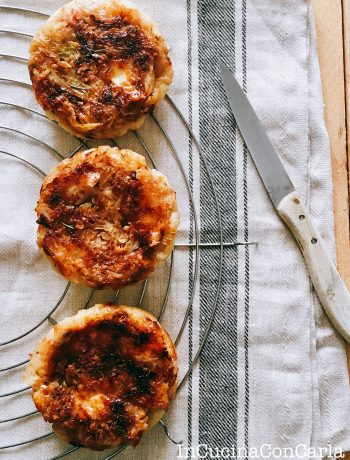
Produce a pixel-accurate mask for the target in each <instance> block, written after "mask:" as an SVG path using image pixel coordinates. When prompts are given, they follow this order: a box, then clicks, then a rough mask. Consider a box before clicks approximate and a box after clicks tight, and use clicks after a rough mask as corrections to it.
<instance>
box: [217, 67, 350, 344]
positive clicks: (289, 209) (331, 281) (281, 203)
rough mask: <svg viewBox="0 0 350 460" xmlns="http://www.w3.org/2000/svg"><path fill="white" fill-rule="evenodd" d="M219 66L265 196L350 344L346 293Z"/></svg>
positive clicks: (245, 103) (245, 104)
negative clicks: (297, 247)
mask: <svg viewBox="0 0 350 460" xmlns="http://www.w3.org/2000/svg"><path fill="white" fill-rule="evenodd" d="M220 67H221V76H222V81H223V84H224V88H225V92H226V96H227V99H228V101H229V104H230V107H231V110H232V113H233V115H234V117H235V119H236V122H237V125H238V127H239V130H240V132H241V134H242V137H243V139H244V141H245V143H246V145H247V147H248V150H249V152H250V155H251V157H252V158H253V161H254V163H255V166H256V168H257V170H258V172H259V174H260V177H261V179H262V181H263V183H264V185H265V188H266V190H267V193H268V194H269V196H270V198H271V201H272V203H273V204H274V206H275V208H276V210H277V212H278V214H279V216H280V217H281V219H282V220H283V221H284V222H285V223H286V224H287V225H288V227H289V228H290V230H291V232H292V233H293V235H294V237H295V239H296V241H297V242H298V244H299V246H300V249H301V252H302V253H303V256H304V259H305V262H306V266H307V268H308V272H309V275H310V278H311V281H312V283H313V286H314V288H315V291H316V293H317V295H318V298H319V299H320V302H321V304H322V306H323V308H324V310H325V312H326V313H327V315H328V317H329V319H330V321H331V322H332V324H333V326H334V327H335V328H336V329H337V330H338V332H339V333H340V334H341V335H342V336H343V337H344V339H345V340H347V341H348V342H350V294H349V292H348V290H347V288H346V286H345V284H344V282H343V280H342V279H341V277H340V275H339V273H338V271H337V269H336V267H335V265H334V263H333V261H332V259H331V257H330V256H329V254H328V252H327V249H326V245H325V243H324V241H323V239H322V237H321V235H320V233H319V232H318V230H317V229H316V227H315V225H314V224H313V222H312V220H311V217H310V215H309V213H308V211H307V209H306V207H305V206H304V205H303V203H302V201H301V199H300V196H299V194H298V192H297V191H296V190H295V188H294V186H293V184H292V181H291V180H290V178H289V176H288V174H287V171H286V170H285V168H284V166H283V164H282V162H281V160H280V159H279V156H278V154H277V153H276V151H275V149H274V148H273V146H272V144H271V142H270V140H269V138H268V137H267V135H266V133H265V131H264V128H263V127H262V125H261V123H260V121H259V119H258V117H257V115H256V113H255V112H254V109H253V107H252V106H251V104H250V102H249V100H248V98H247V96H246V95H245V93H244V92H243V90H242V89H241V87H240V86H239V83H238V82H237V80H236V79H235V77H234V76H233V73H232V72H231V71H230V69H229V68H228V67H227V66H226V65H225V64H223V63H221V64H220Z"/></svg>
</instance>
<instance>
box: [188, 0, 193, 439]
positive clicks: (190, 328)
mask: <svg viewBox="0 0 350 460" xmlns="http://www.w3.org/2000/svg"><path fill="white" fill-rule="evenodd" d="M191 3H192V2H191V0H187V3H186V9H187V24H186V25H187V41H188V52H187V53H188V54H187V61H188V63H187V67H188V124H189V126H190V127H191V129H192V23H191ZM188 144H189V145H188V155H189V167H188V180H189V185H190V188H191V191H192V192H193V139H192V135H191V133H189V137H188ZM189 208H190V232H189V241H190V243H192V242H193V209H192V206H191V203H189ZM188 263H189V267H188V277H189V291H188V292H189V297H190V293H191V292H192V290H193V288H194V286H193V249H192V248H190V249H189V257H188ZM192 360H193V306H191V310H190V314H189V317H188V364H189V366H191V363H192ZM192 385H193V373H192V372H190V374H189V376H188V403H187V411H188V412H187V423H188V435H187V444H188V447H191V446H192V391H193V388H192Z"/></svg>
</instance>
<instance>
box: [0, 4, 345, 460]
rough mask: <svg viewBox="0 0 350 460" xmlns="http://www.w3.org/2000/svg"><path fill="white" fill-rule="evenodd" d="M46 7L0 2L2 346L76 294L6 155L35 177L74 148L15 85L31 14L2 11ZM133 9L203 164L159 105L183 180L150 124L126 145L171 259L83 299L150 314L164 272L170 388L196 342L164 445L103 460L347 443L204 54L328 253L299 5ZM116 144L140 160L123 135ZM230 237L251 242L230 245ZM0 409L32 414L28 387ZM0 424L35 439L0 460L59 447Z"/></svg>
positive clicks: (297, 283)
mask: <svg viewBox="0 0 350 460" xmlns="http://www.w3.org/2000/svg"><path fill="white" fill-rule="evenodd" d="M63 3H64V2H63V1H61V0H50V1H45V0H27V1H26V2H22V3H21V2H19V1H18V0H2V3H1V4H2V5H3V6H7V7H12V9H11V8H1V9H0V14H1V18H2V21H1V24H2V25H1V28H2V29H4V30H7V31H17V32H20V34H22V35H19V34H14V33H10V32H1V33H0V40H1V53H2V54H1V61H0V79H1V80H0V100H1V102H2V103H1V104H0V110H1V113H2V118H1V129H0V139H1V141H0V150H1V152H2V153H0V161H1V172H0V175H1V181H0V187H1V197H2V198H1V215H2V219H1V221H0V246H1V257H0V279H1V296H2V301H3V308H2V311H1V315H0V321H1V323H0V332H1V339H2V341H6V340H8V339H11V338H14V337H16V336H18V335H21V334H24V333H25V332H26V331H29V330H30V329H31V328H33V327H34V326H35V325H36V324H37V323H38V322H39V321H40V320H41V319H42V318H45V316H46V315H48V313H49V311H50V310H51V309H53V307H54V306H55V303H56V302H57V299H59V298H60V296H61V295H62V293H64V290H65V289H67V294H66V296H65V297H64V299H63V300H62V302H61V303H60V304H59V305H58V307H57V309H56V310H55V312H53V314H52V316H53V317H54V318H55V319H56V320H57V319H60V318H62V317H64V316H65V315H67V314H68V313H74V312H75V311H77V310H78V309H79V308H81V307H83V306H85V305H86V300H87V299H88V297H89V295H90V291H89V290H87V289H84V288H78V287H73V286H70V287H68V286H67V287H66V283H65V282H64V281H63V280H62V279H61V278H60V277H59V276H58V275H56V274H54V273H53V272H52V271H51V270H50V267H48V266H47V264H46V262H45V261H43V260H42V258H41V256H40V254H39V253H38V251H37V249H36V246H35V229H36V225H35V214H34V211H33V209H34V207H35V202H36V199H37V195H38V191H39V187H40V182H41V180H42V175H41V172H40V171H38V170H35V169H34V168H33V167H30V166H29V165H28V164H27V163H24V162H23V161H20V160H18V159H16V158H15V157H13V156H10V155H9V154H11V155H17V156H18V157H20V158H22V159H25V160H28V161H30V162H32V163H34V164H35V165H36V166H37V167H38V168H40V169H41V170H43V173H45V172H48V171H49V170H50V169H51V168H52V167H53V166H54V165H55V164H56V163H57V161H58V160H59V156H58V155H57V153H56V152H58V153H59V154H61V155H62V156H67V154H68V153H69V152H72V151H73V150H74V149H75V148H78V147H79V143H78V142H77V140H75V139H73V138H72V137H71V136H69V135H67V134H66V133H64V132H63V131H62V130H61V129H59V128H58V127H56V126H55V125H54V124H53V123H51V122H48V121H46V119H45V118H44V117H42V116H40V114H41V113H42V112H41V110H40V108H39V106H38V104H37V103H36V102H35V100H34V98H33V96H32V94H31V90H30V87H29V85H28V84H29V79H28V74H27V70H26V62H25V58H26V57H27V56H28V44H29V41H30V37H28V36H26V35H23V34H28V35H29V36H30V35H31V34H33V33H34V32H35V30H36V28H37V27H38V26H39V25H40V24H41V23H42V22H43V21H44V20H45V18H46V16H44V15H39V14H36V13H26V12H23V11H20V10H17V9H13V8H16V7H19V8H27V9H32V10H35V11H38V12H42V13H46V14H50V13H51V12H53V11H54V10H55V9H56V8H57V7H58V6H60V5H62V4H63ZM136 4H137V5H138V6H140V7H141V8H142V9H144V10H145V11H146V12H147V13H149V14H150V15H151V17H152V18H153V19H154V20H155V21H156V22H157V24H158V25H159V29H160V30H161V31H162V32H163V33H164V35H165V37H166V41H167V43H168V44H169V45H170V48H171V57H172V60H173V64H174V70H175V76H174V82H173V85H172V87H171V89H170V92H169V94H170V96H171V98H172V99H173V100H174V102H175V104H176V105H177V106H178V107H179V109H180V110H181V112H182V113H183V115H184V117H185V119H186V120H187V121H188V123H189V125H190V127H191V129H192V130H193V132H194V134H195V135H196V138H198V139H199V142H200V145H201V148H202V154H203V155H204V159H205V160H206V162H205V161H204V159H203V158H202V159H201V157H200V152H199V151H198V148H197V145H196V142H195V140H194V139H193V137H192V136H191V134H189V132H188V131H187V129H186V128H185V127H184V125H183V123H182V121H181V119H180V118H179V116H178V115H177V114H176V112H175V111H174V108H173V107H172V105H171V103H170V102H169V101H164V102H162V103H161V104H160V106H159V107H158V108H157V110H156V117H157V119H158V120H160V122H161V125H162V127H164V128H165V130H166V132H167V133H168V135H169V137H170V139H171V141H172V142H173V145H174V147H175V149H176V151H177V154H178V155H179V158H180V160H181V162H182V163H181V164H182V165H183V169H184V174H185V177H186V179H187V183H188V188H187V184H186V180H185V179H184V176H183V175H182V173H181V168H180V167H179V164H178V163H177V160H176V156H175V154H174V151H173V150H172V148H171V145H170V144H169V142H167V141H166V140H165V138H164V135H163V134H162V131H161V129H160V128H159V126H157V123H156V122H155V121H154V120H152V119H150V120H148V121H147V123H146V125H145V127H144V128H143V129H142V130H140V135H141V136H142V138H143V139H144V140H145V142H146V143H147V145H148V146H149V149H150V152H151V153H154V160H155V163H156V165H157V167H159V169H160V170H162V171H164V172H165V173H166V174H167V175H168V176H169V179H170V182H171V183H172V185H173V186H174V188H175V189H176V191H177V196H178V201H179V208H180V212H181V226H180V231H179V236H178V239H177V247H176V249H175V253H174V258H173V261H172V263H171V261H168V263H167V264H166V265H165V266H164V267H162V268H160V269H159V270H158V271H157V273H156V274H155V275H153V276H152V277H151V278H150V281H149V283H148V286H147V287H146V289H145V291H144V295H142V293H143V287H142V285H141V286H136V287H135V288H132V289H127V290H126V291H124V292H123V293H121V294H120V295H119V297H118V298H117V299H116V296H115V294H114V293H111V292H95V293H92V298H91V300H90V303H89V304H88V305H91V304H92V303H94V302H96V301H98V300H99V299H100V300H101V299H108V300H113V299H116V300H117V302H119V303H121V302H127V303H130V304H139V303H141V305H142V306H143V307H144V308H146V309H150V310H151V311H153V312H154V313H155V314H159V311H160V308H161V305H162V302H163V300H162V299H164V298H165V299H166V291H167V285H168V279H169V273H170V271H171V269H172V277H171V280H170V286H171V288H170V292H169V296H168V298H167V302H166V304H165V309H164V314H163V316H162V321H163V323H164V325H165V327H166V328H167V329H168V330H169V332H170V334H171V336H172V337H173V338H176V336H177V335H178V333H179V332H180V331H181V324H182V320H183V318H186V309H187V307H188V306H189V305H190V307H191V308H190V309H189V311H188V318H187V321H186V324H185V327H184V330H183V333H182V335H181V338H180V339H179V342H178V352H179V361H180V378H181V379H182V378H183V377H185V376H186V374H187V371H188V367H189V365H190V363H191V362H192V360H193V359H194V357H195V356H196V354H197V351H198V349H199V347H200V345H201V343H203V340H206V343H205V346H204V348H203V350H202V353H201V354H200V357H199V360H198V362H197V364H196V365H195V367H194V368H193V370H192V371H191V372H190V373H189V374H188V375H187V378H186V379H185V380H184V382H183V384H182V386H181V388H180V390H179V392H178V395H177V399H176V401H175V403H174V405H173V407H172V408H171V411H170V412H169V414H167V415H166V417H165V418H164V420H165V421H166V423H167V426H168V430H169V434H170V436H171V437H172V438H173V439H174V440H175V441H178V442H180V441H181V442H182V444H181V445H180V446H179V445H178V446H176V445H175V444H173V443H172V442H171V441H170V440H169V439H168V438H167V437H166V436H165V434H164V430H163V428H162V427H161V426H160V425H158V426H157V427H156V428H155V429H153V430H152V432H150V433H148V434H147V435H146V436H145V437H144V439H143V440H142V441H141V443H140V444H139V446H138V447H137V448H136V449H135V450H133V449H132V448H130V447H128V448H127V449H125V450H124V451H123V452H122V453H120V454H119V455H118V456H117V457H116V458H120V459H121V460H124V459H125V460H132V459H136V458H140V459H142V460H148V459H157V460H173V459H176V458H293V455H294V458H305V459H307V458H319V457H320V456H321V455H322V454H323V456H324V455H325V454H326V453H327V454H328V453H330V450H333V453H334V452H335V453H336V452H337V449H343V450H344V451H346V450H350V428H349V422H348V421H349V415H350V392H349V384H348V374H347V367H346V352H345V346H344V342H343V340H342V339H341V338H340V336H339V335H338V334H337V333H336V332H335V331H334V330H333V328H332V327H331V326H330V324H329V322H328V320H327V318H326V316H325V314H324V312H323V310H322V308H321V307H320V304H319V302H318V300H317V298H316V297H315V295H314V292H313V290H312V287H311V284H310V281H309V278H308V274H307V271H306V269H305V265H304V261H303V258H302V256H301V253H300V251H299V249H298V247H297V245H296V243H295V241H294V239H293V237H292V236H291V234H290V233H289V231H288V230H287V229H286V227H285V226H284V225H283V224H282V222H281V221H280V219H279V218H278V216H277V215H276V213H275V211H274V209H273V207H272V205H271V203H270V201H269V198H268V196H267V194H266V191H265V189H264V187H263V185H262V183H261V181H260V179H259V176H258V174H257V172H256V170H255V167H254V165H253V164H252V161H251V159H250V157H249V152H248V151H247V149H246V147H245V145H244V143H243V141H242V138H241V136H240V133H239V131H238V129H237V127H236V125H235V121H234V119H233V117H232V115H231V113H230V110H229V107H228V103H227V101H226V98H225V94H224V90H223V87H222V84H221V81H220V72H219V64H220V61H223V62H225V63H226V64H227V65H228V66H229V67H230V68H231V69H232V70H233V71H234V72H235V74H236V76H237V78H238V80H239V82H240V83H241V85H242V87H243V89H244V90H245V91H246V92H247V94H248V97H249V99H250V101H251V102H252V105H253V107H254V108H255V110H256V111H257V113H258V115H259V117H260V119H261V121H262V124H263V125H264V127H265V128H266V130H267V133H268V135H269V137H270V139H271V141H272V143H273V144H274V146H275V148H276V150H277V152H278V153H279V155H280V157H281V159H282V161H283V163H284V165H285V167H286V169H287V171H288V173H289V174H290V176H291V178H292V181H293V183H294V184H295V187H296V189H297V190H298V192H299V193H300V194H301V196H302V197H303V199H304V201H305V202H306V204H307V206H308V209H309V210H310V213H311V215H312V216H313V219H314V220H315V223H316V224H317V227H318V228H319V230H320V232H321V234H322V236H323V237H324V238H325V241H326V243H327V246H328V248H329V251H330V252H331V253H332V254H333V256H334V257H335V251H334V239H333V218H332V181H331V163H330V155H329V146H328V140H327V134H326V130H325V125H324V120H323V101H322V89H321V83H320V74H319V67H318V60H317V45H316V36H315V29H314V22H313V17H312V10H311V5H310V2H308V1H307V0H216V1H211V0H142V1H141V0H137V1H136ZM10 56H19V57H20V58H22V59H18V58H14V57H10ZM9 80H16V81H21V82H22V83H21V84H18V83H14V82H11V81H9ZM23 107H26V108H23ZM31 110H32V111H31ZM33 111H34V112H35V111H36V112H39V114H37V113H34V112H33ZM18 131H20V132H21V133H22V134H21V133H19V132H18ZM33 138H37V139H39V140H40V141H41V142H42V143H40V142H38V141H37V140H35V139H33ZM118 143H120V144H121V145H123V146H126V145H127V146H131V147H132V148H134V149H135V150H137V151H140V153H144V154H147V151H145V150H144V148H143V147H142V145H141V144H140V143H139V142H138V141H137V140H136V139H135V138H134V137H133V136H132V135H129V136H127V137H125V138H124V139H121V140H120V141H119V140H118ZM90 145H91V144H90ZM55 151H56V152H55ZM4 152H5V153H4ZM6 152H7V153H6ZM208 170H209V173H208ZM211 178H212V179H213V184H214V187H215V190H216V198H217V202H218V207H219V212H218V209H217V207H216V201H215V193H214V191H213V187H212V184H211ZM191 196H192V200H193V201H192V204H193V206H192V204H191ZM220 225H221V229H222V238H223V241H224V242H225V246H224V249H223V255H222V256H221V252H220V246H218V244H219V242H220V236H221V235H220ZM197 227H198V228H197ZM196 235H197V236H198V235H200V241H201V243H202V244H203V246H201V248H200V250H199V257H198V258H196V249H195V248H193V247H190V248H188V247H187V246H186V244H187V243H188V242H189V243H194V242H195V241H196ZM248 241H249V242H257V244H255V245H254V244H253V245H249V246H244V245H241V246H235V245H234V244H233V243H235V242H248ZM182 245H185V246H182ZM197 261H198V265H197ZM164 296H165V297H164ZM192 300H193V302H192ZM214 313H215V314H214ZM211 319H213V322H212V324H211V327H210V331H209V334H207V331H208V325H209V324H210V321H211ZM48 327H49V322H48V321H44V322H43V324H42V325H41V326H39V327H38V328H37V329H35V330H34V331H33V332H31V333H30V334H28V335H26V336H25V337H24V338H22V339H19V340H17V341H16V342H14V343H12V344H9V345H6V346H4V347H2V349H1V351H2V353H1V367H2V368H4V367H7V366H11V365H12V364H15V363H19V362H21V361H22V360H25V359H26V357H27V355H28V352H29V351H31V350H32V348H33V346H34V344H35V343H36V341H37V339H38V337H39V336H40V335H42V334H43V333H44V332H45V331H46V330H47V329H48ZM22 373H23V366H19V367H16V368H15V369H12V370H8V371H6V372H2V373H1V378H2V380H1V390H0V391H1V394H5V393H11V392H15V391H16V390H20V389H21V388H24V387H25V384H24V383H23V382H22V381H21V375H22ZM1 403H2V410H1V419H2V420H4V419H9V418H13V417H14V418H15V417H18V416H20V415H25V414H27V413H30V412H32V411H33V410H34V407H33V405H32V403H31V400H30V397H29V391H28V390H25V391H23V392H20V393H17V394H13V395H8V396H7V397H4V398H2V399H1ZM0 430H1V431H0V433H1V435H0V437H1V445H2V446H4V445H9V444H16V443H20V442H22V441H26V440H30V439H32V438H36V437H40V436H41V435H43V434H46V433H47V434H48V436H47V437H45V438H44V439H40V440H38V441H35V442H31V443H26V444H25V445H22V446H18V447H14V448H10V449H6V450H4V451H3V452H4V458H6V459H16V460H17V459H22V458H23V459H37V458H43V459H49V458H58V457H57V456H58V455H59V454H61V453H63V452H64V451H69V450H70V449H71V448H70V447H69V446H67V445H65V444H64V443H62V442H61V441H59V440H58V439H57V438H56V436H55V435H50V434H49V433H50V426H49V425H47V424H45V423H44V422H43V421H42V420H41V418H40V417H39V416H38V415H32V416H28V417H24V418H20V419H17V420H14V421H9V422H6V423H3V424H1V425H0ZM321 448H324V449H325V450H324V451H323V452H322V453H321V450H320V449H321ZM112 455H113V450H112V451H108V453H92V452H89V451H87V450H86V449H78V450H76V451H74V452H71V453H70V454H69V455H67V457H66V458H69V459H102V458H106V457H108V458H113V457H112ZM205 455H206V457H204V456H205ZM215 455H216V456H215ZM55 456H56V457H55ZM313 456H314V457H313Z"/></svg>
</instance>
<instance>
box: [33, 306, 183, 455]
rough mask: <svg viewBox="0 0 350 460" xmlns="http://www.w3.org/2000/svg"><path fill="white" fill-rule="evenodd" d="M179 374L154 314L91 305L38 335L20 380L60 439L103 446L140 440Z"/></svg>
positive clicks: (165, 402)
mask: <svg viewBox="0 0 350 460" xmlns="http://www.w3.org/2000/svg"><path fill="white" fill-rule="evenodd" d="M177 374H178V369H177V357H176V351H175V348H174V345H173V343H172V341H171V339H170V338H169V336H168V335H167V333H166V332H165V331H164V329H163V328H162V327H161V325H160V324H159V323H158V321H157V320H156V319H155V318H154V317H153V316H152V315H150V314H149V313H147V312H145V311H142V310H140V309H138V308H134V307H126V306H120V307H116V306H114V305H95V306H94V307H93V308H91V309H89V310H81V311H80V312H79V313H78V314H77V315H75V316H73V317H71V318H65V319H64V320H63V321H61V322H60V323H58V324H57V325H56V326H55V327H54V329H53V330H51V331H50V333H49V334H48V335H47V336H46V337H44V338H43V339H42V340H41V341H40V342H39V345H38V347H37V349H36V351H35V352H34V353H33V354H32V355H31V360H30V364H29V366H28V368H27V370H26V375H25V380H26V382H27V383H28V384H30V385H31V386H32V396H33V400H34V403H35V405H36V407H37V409H38V410H39V411H40V412H41V413H42V415H43V417H44V419H45V420H46V421H48V422H50V423H53V428H54V430H55V431H56V432H57V433H58V434H59V435H60V436H61V437H62V438H63V439H64V440H66V441H67V442H69V443H71V444H74V445H81V446H85V447H88V448H90V449H93V450H103V449H107V448H110V447H116V446H118V445H120V444H123V443H125V442H131V443H133V444H134V445H135V444H137V443H138V442H139V440H140V438H141V436H142V434H143V433H144V431H146V430H147V429H149V428H151V427H152V426H153V425H154V423H156V422H157V421H158V420H159V419H160V418H161V416H162V415H163V413H164V411H166V410H167V409H168V407H169V404H170V402H171V400H172V399H173V397H174V394H175V390H176V385H177Z"/></svg>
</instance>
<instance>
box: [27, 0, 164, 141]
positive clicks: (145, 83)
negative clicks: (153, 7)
mask: <svg viewBox="0 0 350 460" xmlns="http://www.w3.org/2000/svg"><path fill="white" fill-rule="evenodd" d="M29 72H30V77H31V80H32V83H33V89H34V92H35V95H36V98H37V100H38V102H39V103H40V104H41V106H42V107H43V108H44V110H45V111H46V113H47V115H48V117H49V118H51V119H53V120H56V121H58V122H59V124H60V125H61V126H62V127H63V128H65V129H66V130H67V131H69V132H70V133H72V134H75V135H76V136H78V137H81V138H85V137H87V138H95V139H101V138H107V137H114V136H121V135H123V134H124V133H125V132H126V131H128V130H129V129H138V128H139V127H140V126H141V125H142V123H143V121H144V118H145V115H146V114H147V113H149V112H151V111H152V110H153V108H154V106H155V104H157V102H159V101H160V100H161V99H163V97H164V96H165V93H166V91H167V89H168V87H169V85H170V83H171V81H172V77H173V70H172V64H171V60H170V58H169V55H168V47H167V46H166V44H165V42H164V39H163V37H162V36H161V35H160V33H159V32H158V30H157V28H156V26H155V24H154V23H153V22H152V21H151V19H150V18H149V17H148V16H147V15H146V14H144V13H143V12H141V11H140V10H139V9H138V8H137V7H136V6H135V5H134V4H132V3H131V2H130V1H129V0H74V1H72V2H70V3H68V4H67V5H64V6H62V7H61V8H60V9H59V10H57V11H56V13H54V14H53V15H52V16H51V17H50V18H49V19H48V21H47V22H46V23H45V24H44V25H43V26H42V27H41V28H40V29H39V30H38V31H37V33H36V35H35V37H34V39H33V41H32V44H31V47H30V59H29Z"/></svg>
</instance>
